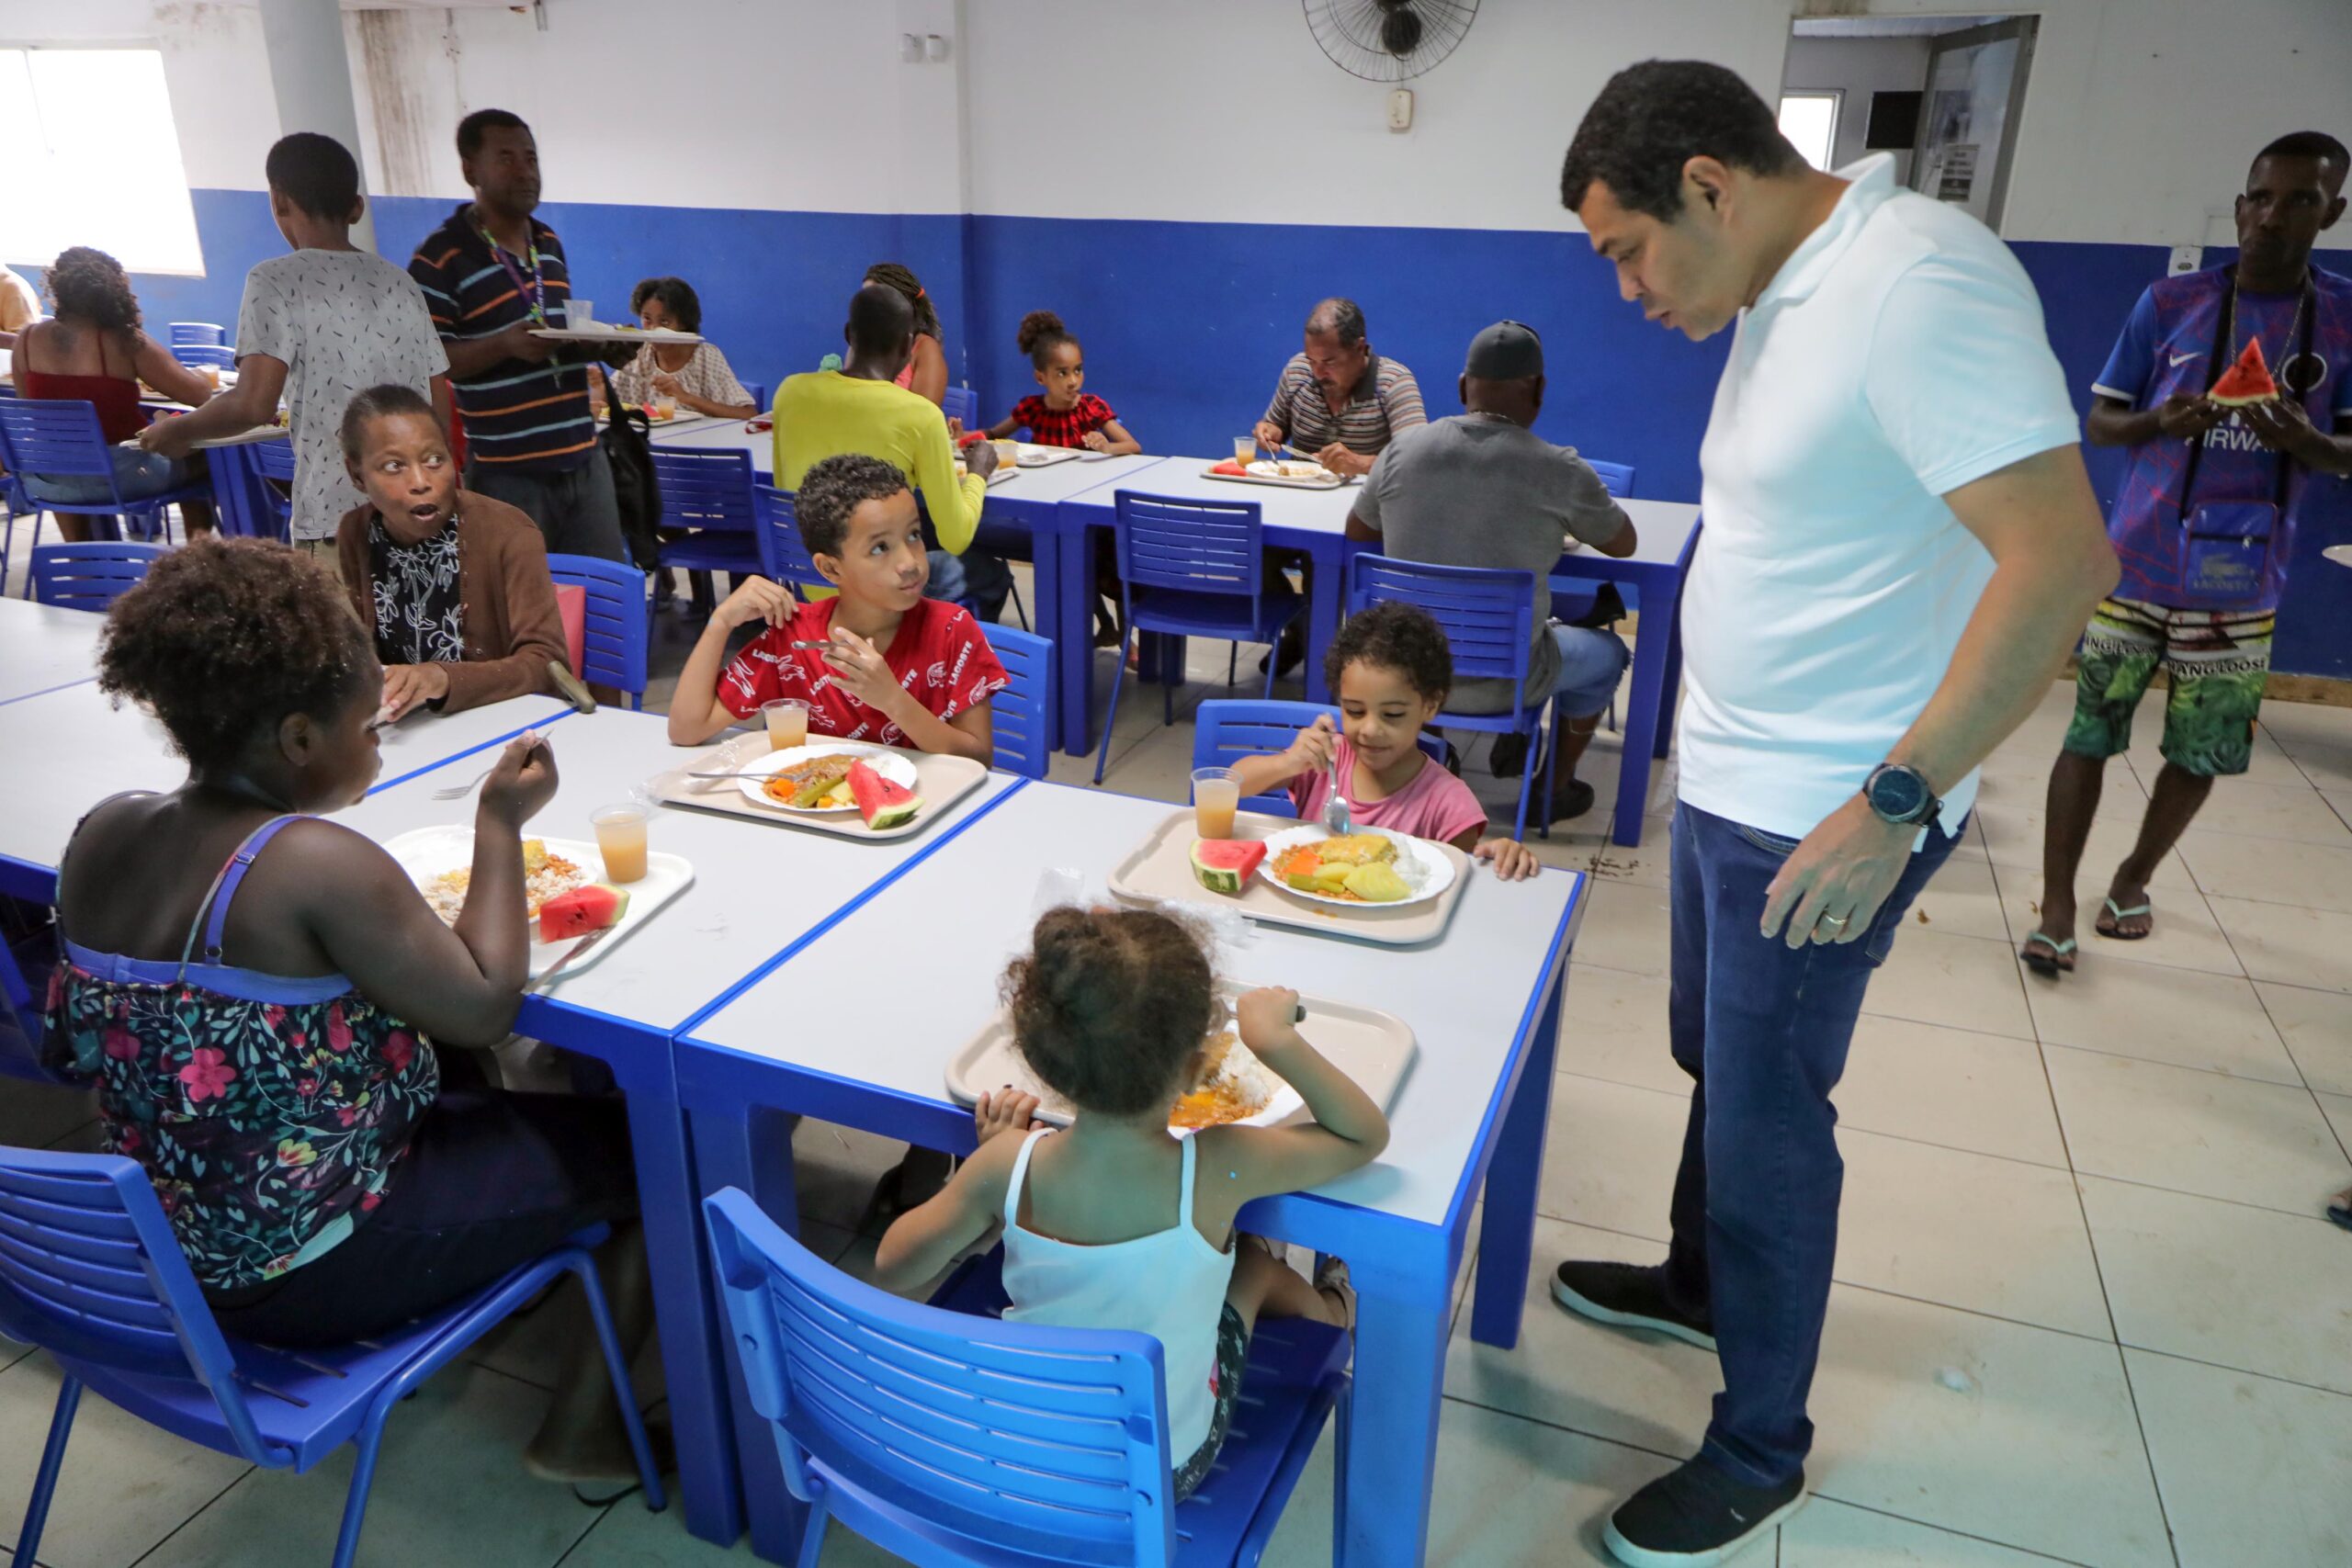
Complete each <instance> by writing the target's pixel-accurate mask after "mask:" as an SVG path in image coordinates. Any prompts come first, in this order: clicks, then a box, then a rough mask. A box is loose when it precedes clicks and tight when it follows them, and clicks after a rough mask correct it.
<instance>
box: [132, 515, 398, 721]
mask: <svg viewBox="0 0 2352 1568" xmlns="http://www.w3.org/2000/svg"><path fill="white" fill-rule="evenodd" d="M374 661H375V656H374V652H373V650H372V649H370V648H369V647H368V637H367V633H366V632H365V631H364V630H363V629H362V628H361V627H360V625H359V623H358V621H356V619H354V618H353V616H352V614H351V609H350V606H349V605H348V604H345V602H344V599H343V595H342V593H341V591H340V590H339V589H338V588H337V587H336V586H335V582H334V579H333V578H332V577H330V576H329V575H328V574H327V572H326V570H324V569H323V568H322V567H320V566H319V565H317V564H316V563H315V562H313V561H311V560H310V559H309V558H306V557H304V556H301V555H299V554H297V553H296V552H295V551H293V550H290V549H288V548H287V547H285V546H284V545H280V544H277V543H275V542H272V541H268V540H263V539H220V538H209V539H197V540H194V541H192V542H191V543H189V544H187V545H186V546H183V547H181V548H179V549H176V550H173V551H171V552H170V553H169V554H167V555H165V556H164V557H163V558H161V559H159V560H157V561H156V562H155V563H154V565H153V566H152V567H150V568H149V569H148V571H147V576H146V579H145V580H144V581H141V583H140V584H139V585H138V586H137V587H135V588H133V589H131V590H130V592H127V593H125V594H124V595H123V596H122V597H121V598H119V599H118V600H116V601H115V602H114V605H113V607H112V608H111V609H110V610H108V611H107V625H106V630H105V632H104V634H103V641H102V642H101V643H100V646H99V650H98V689H99V690H100V691H103V692H105V693H107V694H108V695H109V696H112V697H114V698H115V699H116V700H118V701H119V700H121V699H123V698H125V697H128V698H130V700H131V701H133V702H136V703H140V704H142V705H145V706H147V707H149V708H152V709H153V711H154V714H155V716H156V717H157V718H159V719H161V720H162V721H163V725H164V729H165V730H166V731H168V732H169V733H170V735H171V738H172V744H173V745H174V746H175V748H176V749H177V750H178V751H179V753H180V755H181V756H183V757H186V758H187V760H188V761H189V762H190V763H191V764H193V765H194V766H196V767H198V768H208V767H220V766H222V765H225V764H227V763H228V762H230V761H233V760H235V758H236V757H237V756H238V754H239V753H240V752H241V751H243V749H244V748H245V746H246V745H247V744H248V743H249V742H250V741H251V740H252V739H253V738H254V735H255V734H257V733H259V732H261V731H262V730H263V729H265V728H275V727H276V726H277V723H278V721H279V720H281V719H283V718H284V717H285V716H287V715H288V714H293V713H305V714H310V715H312V716H316V717H320V718H324V717H326V716H329V715H331V714H333V713H334V712H335V711H336V710H337V709H338V708H339V707H340V706H341V705H342V704H344V703H345V702H346V701H348V700H349V699H350V696H351V694H352V693H353V691H354V690H355V689H356V685H357V682H358V679H359V675H360V673H361V671H363V670H364V669H366V667H368V665H370V664H372V663H373V662H374Z"/></svg>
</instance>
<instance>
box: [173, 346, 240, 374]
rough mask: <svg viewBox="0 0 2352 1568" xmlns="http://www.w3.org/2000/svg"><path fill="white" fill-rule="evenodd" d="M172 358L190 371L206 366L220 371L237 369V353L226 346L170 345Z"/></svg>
mask: <svg viewBox="0 0 2352 1568" xmlns="http://www.w3.org/2000/svg"><path fill="white" fill-rule="evenodd" d="M172 357H173V358H174V359H176V360H178V361H179V362H180V363H181V364H182V365H185V366H187V367H188V368H189V369H191V370H198V369H201V368H203V367H206V366H211V367H215V368H217V369H221V370H234V369H235V368H236V367H237V351H236V350H235V349H233V348H231V347H229V346H228V345H227V344H218V343H175V344H172Z"/></svg>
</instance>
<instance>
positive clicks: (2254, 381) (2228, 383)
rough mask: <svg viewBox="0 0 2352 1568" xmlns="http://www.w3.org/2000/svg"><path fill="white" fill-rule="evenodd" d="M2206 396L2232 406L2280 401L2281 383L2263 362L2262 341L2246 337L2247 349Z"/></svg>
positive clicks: (2224, 405)
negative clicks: (2274, 378)
mask: <svg viewBox="0 0 2352 1568" xmlns="http://www.w3.org/2000/svg"><path fill="white" fill-rule="evenodd" d="M2205 395H2206V396H2207V397H2208V398H2211V400H2213V401H2215V402H2217V403H2219V404H2221V405H2222V407H2223V408H2228V409H2235V408H2244V407H2245V405H2246V404H2248V403H2267V402H2271V401H2274V400H2277V398H2278V382H2276V381H2274V380H2272V379H2271V378H2270V367H2269V366H2267V365H2266V364H2264V363H2263V361H2262V340H2261V339H2260V338H2248V339H2246V344H2245V353H2244V354H2241V355H2238V356H2237V360H2236V362H2235V363H2234V364H2233V365H2232V366H2231V367H2229V368H2228V369H2227V370H2224V371H2222V378H2221V379H2220V380H2218V381H2216V382H2214V383H2213V389H2212V390H2211V391H2210V392H2208V393H2206V394H2205Z"/></svg>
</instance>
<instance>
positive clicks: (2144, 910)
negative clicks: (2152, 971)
mask: <svg viewBox="0 0 2352 1568" xmlns="http://www.w3.org/2000/svg"><path fill="white" fill-rule="evenodd" d="M2103 902H2105V903H2106V905H2107V918H2108V919H2110V920H2113V921H2115V922H2116V923H2117V927H2116V929H2114V930H2109V929H2108V928H2106V927H2098V928H2095V929H2097V930H2098V934H2099V935H2101V936H2103V937H2105V938H2107V939H2108V940H2109V942H2145V941H2147V940H2148V938H2150V937H2151V936H2154V934H2155V919H2154V915H2155V912H2156V907H2155V906H2154V904H2152V903H2151V904H2134V905H2132V906H2131V908H2128V909H2124V908H2117V907H2116V902H2115V900H2114V899H2112V898H2109V899H2106V900H2103ZM2141 915H2146V916H2148V917H2150V919H2149V921H2148V929H2147V930H2146V931H2124V930H2122V929H2120V927H2121V922H2123V921H2125V920H2129V919H2135V918H2137V917H2139V916H2141Z"/></svg>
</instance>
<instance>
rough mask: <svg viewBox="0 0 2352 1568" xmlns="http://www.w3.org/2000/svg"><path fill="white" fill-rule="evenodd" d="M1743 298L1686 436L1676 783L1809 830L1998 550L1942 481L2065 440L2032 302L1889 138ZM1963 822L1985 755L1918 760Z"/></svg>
mask: <svg viewBox="0 0 2352 1568" xmlns="http://www.w3.org/2000/svg"><path fill="white" fill-rule="evenodd" d="M1839 174H1840V175H1841V176H1842V177H1843V178H1846V179H1848V180H1849V181H1851V182H1852V183H1851V184H1850V185H1849V186H1847V188H1846V193H1845V195H1844V196H1843V197H1840V198H1839V200H1838V206H1837V208H1836V209H1835V210H1834V211H1832V212H1831V214H1830V216H1829V218H1828V219H1827V220H1826V221H1825V222H1824V223H1823V224H1822V225H1821V227H1820V228H1818V229H1816V230H1815V231H1814V232H1813V233H1812V234H1810V235H1808V236H1807V237H1806V239H1805V241H1804V243H1803V244H1801V245H1799V246H1798V247H1797V249H1796V251H1795V253H1794V254H1792V255H1791V256H1790V257H1789V259H1788V261H1787V263H1786V264H1785V265H1782V266H1781V270H1780V272H1779V273H1778V274H1776V275H1775V276H1774V277H1773V279H1772V281H1771V283H1770V285H1768V286H1767V287H1766V288H1765V289H1764V292H1763V293H1762V294H1761V295H1760V296H1758V299H1757V301H1756V303H1755V304H1754V305H1752V306H1750V307H1749V308H1748V309H1747V310H1745V311H1743V312H1742V313H1741V316H1740V320H1739V325H1738V328H1737V331H1736V335H1735V336H1734V338H1733V341H1732V349H1731V357H1730V359H1729V361H1728V362H1727V363H1726V364H1725V365H1724V374H1723V379H1722V381H1721V382H1720V383H1719V384H1718V385H1717V386H1716V388H1715V406H1714V411H1713V414H1712V415H1711V416H1710V417H1709V419H1708V422H1707V436H1706V441H1705V443H1704V445H1703V446H1702V447H1701V448H1700V453H1699V466H1700V469H1701V473H1702V481H1703V482H1702V489H1701V492H1700V502H1701V504H1700V512H1701V515H1702V517H1703V519H1704V520H1705V529H1704V532H1703V533H1702V535H1701V536H1700V540H1699V547H1698V551H1697V555H1696V558H1695V559H1693V561H1692V562H1691V581H1690V584H1689V586H1688V588H1687V589H1686V590H1685V592H1684V595H1683V600H1682V636H1683V649H1684V673H1685V678H1686V681H1687V694H1686V697H1685V700H1684V703H1683V707H1682V719H1681V728H1680V742H1681V747H1682V764H1681V789H1680V794H1681V798H1682V799H1683V800H1684V801H1686V802H1688V803H1689V804H1691V805H1692V806H1695V807H1698V808H1699V809H1701V810H1702V811H1708V812H1713V814H1714V815H1716V816H1718V817H1724V818H1729V819H1731V820H1732V821H1735V822H1740V823H1745V824H1746V825H1747V826H1749V827H1751V828H1756V829H1761V830H1763V831H1765V832H1768V833H1775V834H1779V835H1781V836H1782V837H1785V838H1803V837H1804V835H1805V834H1806V833H1808V832H1810V831H1812V830H1813V829H1814V828H1815V825H1817V824H1818V823H1819V822H1820V821H1821V820H1822V818H1826V817H1827V816H1828V815H1829V814H1830V813H1831V812H1833V811H1835V810H1837V809H1838V807H1840V806H1842V805H1844V804H1845V803H1846V802H1847V801H1848V800H1849V799H1850V798H1852V796H1853V795H1854V793H1855V792H1856V791H1857V790H1859V789H1860V787H1861V785H1862V781H1863V780H1864V779H1866V778H1867V777H1869V775H1870V772H1871V769H1872V768H1874V767H1876V766H1877V765H1878V764H1879V763H1880V762H1882V761H1885V759H1886V754H1887V752H1888V751H1889V750H1892V749H1893V747H1894V743H1895V742H1896V740H1898V739H1901V737H1902V736H1903V734H1904V732H1905V730H1907V729H1909V728H1910V727H1911V725H1912V723H1913V721H1914V720H1916V719H1917V717H1918V716H1919V714H1920V711H1921V710H1922V709H1924V708H1925V707H1926V706H1927V705H1928V697H1929V696H1930V695H1932V694H1933V693H1934V692H1935V689H1936V687H1937V685H1938V684H1939V682H1941V681H1942V679H1943V676H1944V671H1945V670H1946V668H1947V667H1948V666H1949V665H1950V664H1951V657H1952V651H1953V649H1956V648H1957V647H1958V646H1959V644H1960V634H1961V629H1962V626H1965V625H1966V624H1967V621H1968V617H1969V615H1970V614H1971V613H1972V612H1973V610H1974V609H1975V607H1976V601H1977V596H1978V595H1979V594H1980V593H1982V592H1983V591H1984V588H1985V582H1986V581H1987V580H1989V579H1990V578H1991V576H1992V574H1993V558H1992V557H1991V556H1990V555H1989V554H1987V553H1986V551H1985V547H1984V546H1982V545H1980V544H1979V543H1977V541H1976V537H1975V536H1974V535H1973V534H1971V533H1969V532H1968V530H1967V529H1966V528H1965V527H1963V526H1962V525H1961V523H1960V520H1959V519H1958V518H1957V517H1955V516H1954V515H1953V514H1952V512H1951V508H1950V507H1949V506H1947V505H1945V504H1944V502H1943V500H1942V498H1943V496H1944V495H1945V494H1946V493H1948V492H1950V491H1954V490H1957V489H1959V488H1960V487H1961V486H1962V485H1964V484H1967V483H1969V482H1970V481H1971V480H1973V479H1982V478H1984V477H1985V475H1986V474H1989V473H1992V472H1994V471H1996V469H2000V468H2007V467H2008V466H2009V465H2010V464H2012V463H2015V462H2018V461H2019V460H2021V459H2023V458H2026V457H2031V456H2033V455H2034V454H2035V453H2037V452H2045V451H2048V450H2050V449H2051V448H2052V447H2056V446H2070V445H2072V444H2073V443H2074V442H2075V439H2076V428H2075V410H2074V406H2073V404H2072V403H2070V402H2069V401H2068V400H2067V397H2066V386H2065V378H2064V375H2063V373H2062V372H2061V371H2060V369H2059V367H2058V360H2057V357H2056V355H2052V353H2051V351H2050V344H2049V342H2048V339H2047V338H2046V337H2045V336H2044V334H2043V331H2042V322H2041V301H2040V300H2039V299H2037V298H2036V297H2035V295H2034V292H2033V285H2032V284H2031V283H2030V281H2028V279H2027V277H2026V275H2025V270H2024V269H2023V268H2022V267H2020V266H2018V263H2017V259H2016V258H2015V257H2014V256H2012V255H2010V254H2009V252H2008V248H2007V246H2005V245H2003V244H2002V243H2001V242H2000V241H1999V240H1998V239H1997V238H1996V237H1995V236H1994V234H1993V232H1992V231H1990V230H1988V229H1986V228H1985V226H1984V225H1983V224H1982V223H1979V222H1978V221H1977V220H1975V219H1973V218H1971V217H1970V216H1968V214H1967V213H1965V212H1963V211H1962V210H1961V209H1959V208H1956V207H1950V206H1946V205H1944V204H1943V203H1940V202H1937V201H1931V200H1929V199H1928V197H1924V196H1920V195H1917V194H1916V193H1914V192H1910V191H1905V190H1899V189H1897V188H1896V186H1895V184H1894V159H1893V158H1892V157H1889V156H1887V155H1885V154H1880V155H1878V156H1875V157H1871V158H1867V159H1864V160H1863V161H1862V162H1860V163H1859V164H1854V165H1853V166H1852V167H1850V168H1848V169H1844V170H1840V171H1839ZM1931 782H1932V783H1934V784H1936V785H1937V786H1938V787H1939V788H1940V789H1941V790H1942V791H1943V795H1944V815H1943V821H1944V823H1945V824H1946V826H1947V829H1957V827H1958V824H1959V822H1960V820H1961V818H1962V817H1963V816H1965V815H1966V813H1967V811H1968V808H1969V807H1970V805H1971V804H1972V803H1973V801H1974V799H1975V797H1976V775H1975V774H1974V773H1970V774H1969V775H1968V776H1967V777H1966V778H1964V779H1937V780H1933V781H1931Z"/></svg>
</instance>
